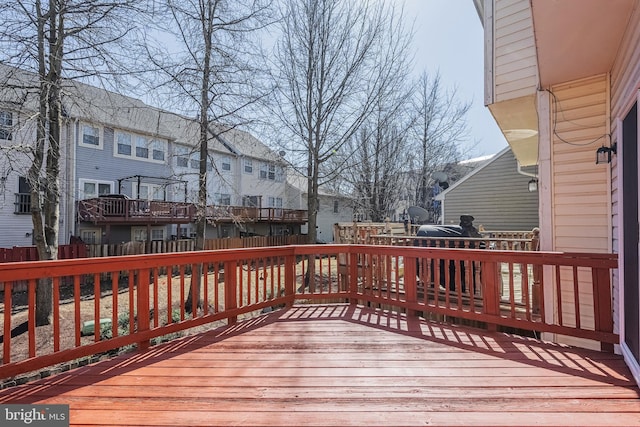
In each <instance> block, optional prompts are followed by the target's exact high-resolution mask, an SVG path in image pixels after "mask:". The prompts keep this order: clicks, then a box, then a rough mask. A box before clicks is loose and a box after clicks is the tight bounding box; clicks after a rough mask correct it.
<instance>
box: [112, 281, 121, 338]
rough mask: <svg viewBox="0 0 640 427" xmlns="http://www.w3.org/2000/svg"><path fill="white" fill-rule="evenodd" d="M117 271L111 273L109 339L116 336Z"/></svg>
mask: <svg viewBox="0 0 640 427" xmlns="http://www.w3.org/2000/svg"><path fill="white" fill-rule="evenodd" d="M119 276H120V272H119V271H112V272H111V337H112V338H115V337H117V336H118V291H119V286H118V285H119V284H118V278H119Z"/></svg>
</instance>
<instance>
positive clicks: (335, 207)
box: [333, 200, 338, 213]
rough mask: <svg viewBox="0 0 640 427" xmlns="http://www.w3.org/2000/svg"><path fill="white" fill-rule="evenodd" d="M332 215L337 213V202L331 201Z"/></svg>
mask: <svg viewBox="0 0 640 427" xmlns="http://www.w3.org/2000/svg"><path fill="white" fill-rule="evenodd" d="M333 213H338V201H337V200H334V201H333Z"/></svg>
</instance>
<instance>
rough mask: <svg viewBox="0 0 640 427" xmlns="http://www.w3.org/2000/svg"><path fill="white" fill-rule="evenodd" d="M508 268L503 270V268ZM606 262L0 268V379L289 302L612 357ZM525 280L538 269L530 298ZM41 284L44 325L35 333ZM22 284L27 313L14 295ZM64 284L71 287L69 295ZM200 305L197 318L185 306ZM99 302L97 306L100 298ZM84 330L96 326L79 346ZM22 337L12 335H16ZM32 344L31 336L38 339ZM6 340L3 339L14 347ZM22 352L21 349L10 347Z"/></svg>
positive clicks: (215, 258)
mask: <svg viewBox="0 0 640 427" xmlns="http://www.w3.org/2000/svg"><path fill="white" fill-rule="evenodd" d="M504 265H506V268H503V267H502V266H504ZM616 265H617V258H616V255H608V254H604V255H603V254H571V253H557V252H524V251H502V250H494V251H488V250H479V249H449V248H432V247H406V246H372V245H367V246H365V245H304V246H278V247H260V248H244V249H226V250H215V251H196V252H183V253H172V254H156V255H133V256H126V257H124V256H123V257H105V258H93V259H75V260H58V261H35V262H20V263H6V264H0V277H2V279H3V281H4V283H3V285H2V286H3V288H2V292H1V295H2V298H1V301H2V318H3V328H2V331H3V343H2V356H1V359H2V365H0V378H7V377H12V376H15V375H17V374H20V373H24V372H30V371H33V370H36V369H40V368H43V367H46V366H50V365H53V364H57V363H61V362H65V361H70V360H74V359H77V358H80V357H85V356H89V355H94V354H97V353H102V352H108V351H112V350H114V349H119V348H122V347H123V346H129V345H137V346H138V347H139V348H140V349H143V350H144V349H147V348H148V347H149V345H150V344H151V343H152V341H153V340H155V339H157V338H158V337H161V336H163V335H166V334H172V333H176V332H180V331H183V330H186V329H189V328H193V327H198V326H202V325H205V324H207V323H211V322H214V321H219V320H224V319H226V320H227V321H228V322H230V323H233V322H235V321H236V320H237V319H238V317H239V316H245V315H251V313H259V312H260V311H261V310H265V309H272V308H273V307H277V306H281V305H290V304H293V303H294V302H305V303H313V302H328V301H334V302H339V301H343V302H344V301H349V302H351V303H353V304H356V303H358V304H365V305H370V306H377V307H380V308H382V309H394V310H403V311H406V312H408V313H417V314H424V315H431V314H435V315H439V316H443V318H444V319H447V320H450V319H468V320H471V321H477V322H482V323H484V324H486V325H488V327H489V328H495V327H497V326H498V325H501V326H506V327H511V328H517V329H519V330H529V331H536V332H547V333H552V334H562V335H568V336H574V337H579V338H586V339H591V340H595V341H598V342H600V343H601V346H602V349H603V350H608V351H611V350H612V348H613V344H614V343H617V342H618V340H619V337H618V335H617V334H614V333H613V317H612V308H611V287H610V277H611V271H612V270H613V269H615V268H616ZM515 266H522V267H521V268H522V270H521V273H522V272H528V271H530V270H532V269H533V267H537V270H538V271H540V272H541V273H542V274H540V277H538V278H536V280H537V286H534V283H532V282H533V281H532V280H530V279H529V275H528V274H520V275H518V274H517V272H518V271H520V270H519V268H515ZM40 279H47V280H49V281H50V284H51V285H50V286H51V287H52V294H53V317H52V318H53V325H51V326H50V327H46V328H50V329H47V332H46V333H37V332H36V331H37V329H38V328H36V327H35V308H36V307H35V305H36V299H35V289H36V284H37V282H38V281H39V280H40ZM21 281H26V282H27V283H28V296H27V298H26V301H24V302H22V301H21V302H20V303H21V304H24V305H23V306H18V305H17V303H18V301H15V303H14V298H17V296H16V295H15V293H14V292H13V287H14V284H15V283H18V282H21ZM67 283H69V285H67ZM189 296H191V299H192V300H197V299H198V296H199V298H200V299H201V300H202V301H204V304H203V305H202V308H201V309H198V308H197V305H195V304H194V305H192V307H191V309H189V306H188V304H187V300H188V299H189ZM101 297H102V298H101ZM87 322H93V325H102V326H103V327H102V328H100V327H98V326H96V327H95V328H93V330H91V333H90V335H89V336H84V335H83V331H85V327H84V326H86V324H87ZM25 325H26V327H25V329H26V332H24V333H22V334H12V332H14V328H17V329H20V328H21V327H22V326H25ZM38 332H40V331H38ZM12 335H13V336H12ZM18 342H20V343H22V345H18V344H17V343H18Z"/></svg>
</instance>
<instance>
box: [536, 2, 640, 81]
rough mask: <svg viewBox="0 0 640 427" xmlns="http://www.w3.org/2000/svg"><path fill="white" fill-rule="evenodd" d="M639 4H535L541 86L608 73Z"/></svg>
mask: <svg viewBox="0 0 640 427" xmlns="http://www.w3.org/2000/svg"><path fill="white" fill-rule="evenodd" d="M636 5H637V1H636V0H606V1H603V0H532V1H531V11H532V16H533V30H534V35H535V40H536V51H537V58H538V75H539V78H540V85H541V86H542V87H543V88H545V87H549V86H550V85H553V84H558V83H565V82H569V81H572V80H577V79H581V78H584V77H589V76H594V75H599V74H604V73H607V72H609V71H610V70H611V68H612V66H613V62H614V60H615V58H616V55H617V53H618V47H619V45H620V42H621V40H622V37H623V35H624V32H625V30H626V29H627V25H628V23H629V19H630V17H631V13H632V12H633V9H634V7H636Z"/></svg>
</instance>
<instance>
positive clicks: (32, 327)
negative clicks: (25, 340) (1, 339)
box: [7, 279, 37, 357]
mask: <svg viewBox="0 0 640 427" xmlns="http://www.w3.org/2000/svg"><path fill="white" fill-rule="evenodd" d="M36 284H37V281H36V280H34V279H31V280H29V285H28V291H27V292H28V299H29V302H28V307H29V308H28V310H29V321H28V333H29V357H36V286H37V285H36ZM10 337H11V334H9V336H8V337H7V338H8V339H11V338H10Z"/></svg>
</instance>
